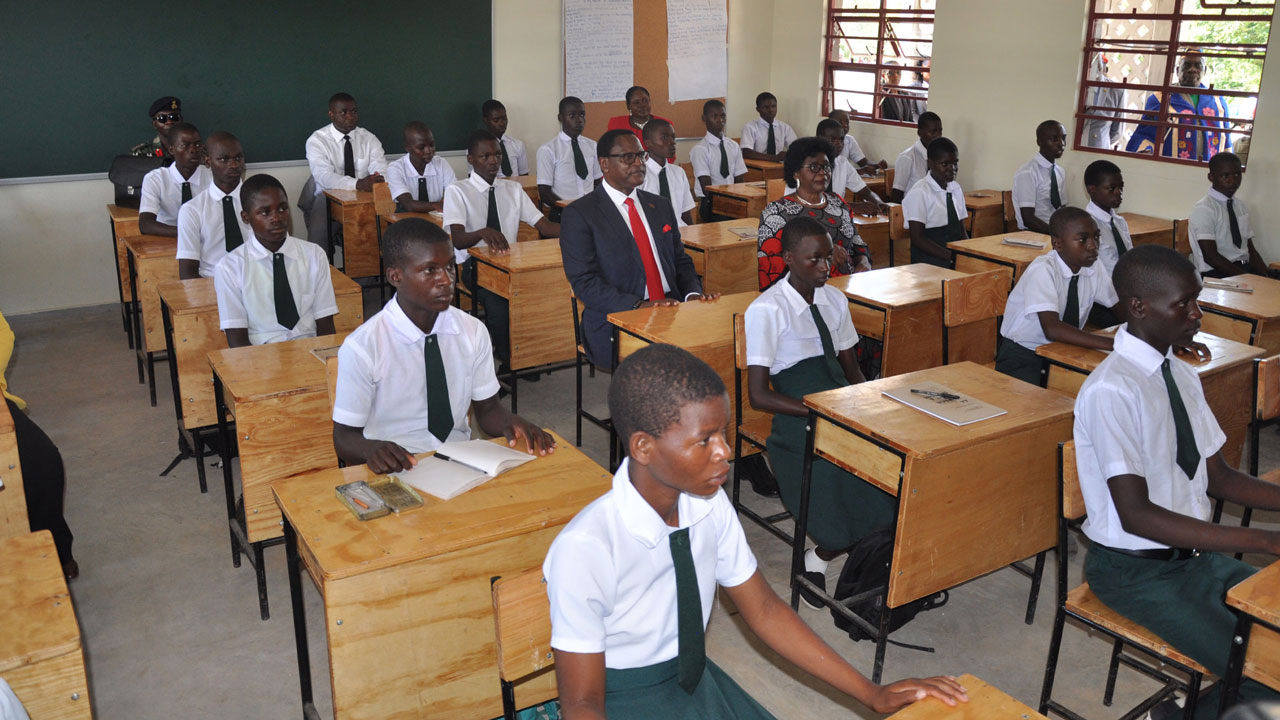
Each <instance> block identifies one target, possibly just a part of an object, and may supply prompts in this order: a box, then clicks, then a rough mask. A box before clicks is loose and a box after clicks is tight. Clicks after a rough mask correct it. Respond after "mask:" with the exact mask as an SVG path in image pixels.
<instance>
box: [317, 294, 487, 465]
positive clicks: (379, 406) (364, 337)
mask: <svg viewBox="0 0 1280 720" xmlns="http://www.w3.org/2000/svg"><path fill="white" fill-rule="evenodd" d="M431 332H432V334H433V335H435V336H436V339H437V341H438V342H439V345H440V359H441V360H442V361H443V362H444V375H445V378H446V380H447V381H448V385H449V408H450V409H451V410H452V411H453V430H452V431H450V433H449V440H450V441H454V440H469V439H470V438H471V423H470V422H469V421H468V420H467V411H468V410H470V409H471V403H472V402H473V401H477V400H487V399H489V398H491V397H493V396H494V395H496V394H497V393H498V377H497V375H495V374H494V369H493V345H492V343H491V342H490V339H489V331H488V330H486V329H485V326H484V323H482V322H480V321H479V320H477V319H475V318H473V317H471V316H470V315H468V314H467V313H464V312H462V311H461V310H459V309H458V308H456V307H452V306H451V307H450V308H449V309H448V310H447V311H445V312H443V313H440V314H439V315H437V316H436V324H435V326H434V327H432V329H431ZM426 338H427V334H426V333H424V332H422V329H421V328H419V327H418V326H417V325H415V324H414V322H413V321H412V320H410V319H409V316H408V315H405V313H404V310H403V309H402V308H401V307H400V303H399V301H398V300H396V298H395V297H392V298H391V302H389V303H387V304H386V305H385V306H383V308H382V309H381V310H379V311H378V312H377V313H375V314H374V316H373V317H371V318H369V319H368V320H366V321H365V323H364V324H363V325H361V326H360V327H358V328H356V329H355V330H354V331H352V333H351V334H350V335H348V336H347V339H346V340H344V341H343V343H342V347H341V348H339V349H338V381H337V385H336V387H335V389H334V402H333V421H334V422H336V423H341V424H343V425H348V426H350V427H362V428H364V437H365V438H367V439H369V440H389V441H391V442H394V443H395V444H397V445H399V446H400V447H402V448H404V449H405V450H408V451H409V452H412V453H420V452H427V451H430V450H435V449H436V448H438V447H440V444H441V443H440V440H439V439H437V438H436V436H435V435H432V434H431V431H430V430H428V429H427V407H428V405H427V369H426V367H427V366H426V358H425V356H424V352H425V351H426Z"/></svg>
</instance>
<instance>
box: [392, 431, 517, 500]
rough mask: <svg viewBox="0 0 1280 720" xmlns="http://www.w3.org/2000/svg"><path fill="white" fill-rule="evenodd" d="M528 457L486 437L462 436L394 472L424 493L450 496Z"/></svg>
mask: <svg viewBox="0 0 1280 720" xmlns="http://www.w3.org/2000/svg"><path fill="white" fill-rule="evenodd" d="M532 459H533V456H532V455H530V454H529V453H524V452H520V451H519V450H513V449H512V448H509V447H506V446H505V445H499V444H498V443H492V442H489V441H488V440H464V441H461V442H447V443H445V444H443V445H441V446H440V447H439V448H438V449H437V450H436V454H435V455H431V456H428V457H425V458H423V459H421V460H419V461H418V464H417V465H415V466H413V468H412V469H410V470H405V471H404V472H399V473H395V475H396V477H398V478H400V479H401V480H402V481H404V482H406V483H408V484H409V485H412V486H413V487H415V488H417V489H419V490H421V491H423V492H425V493H430V494H431V495H434V496H436V497H438V498H440V499H441V500H451V499H453V498H455V497H457V496H458V495H461V494H462V493H464V492H466V491H468V490H470V489H471V488H474V487H477V486H479V485H481V484H483V483H485V482H486V481H488V480H489V479H490V478H495V477H497V476H499V475H501V474H502V473H504V472H506V471H508V470H510V469H512V468H514V467H519V466H521V465H523V464H525V463H527V462H529V461H530V460H532Z"/></svg>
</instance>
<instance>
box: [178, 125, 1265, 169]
mask: <svg viewBox="0 0 1280 720" xmlns="http://www.w3.org/2000/svg"><path fill="white" fill-rule="evenodd" d="M173 127H175V128H176V127H178V126H177V125H174V126H173ZM169 132H173V130H170V131H169ZM1231 162H1234V163H1236V164H1238V165H1240V166H1241V167H1244V163H1242V162H1240V156H1239V155H1236V154H1235V153H1232V152H1220V153H1218V154H1217V155H1214V156H1213V157H1211V158H1209V172H1211V173H1215V174H1216V173H1220V172H1222V171H1223V170H1226V169H1227V168H1226V165H1227V163H1231Z"/></svg>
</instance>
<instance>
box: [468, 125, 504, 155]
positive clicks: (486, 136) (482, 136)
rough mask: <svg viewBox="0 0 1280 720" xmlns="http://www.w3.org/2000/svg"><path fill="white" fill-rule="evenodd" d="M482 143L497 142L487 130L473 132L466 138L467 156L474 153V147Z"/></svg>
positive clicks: (495, 137)
mask: <svg viewBox="0 0 1280 720" xmlns="http://www.w3.org/2000/svg"><path fill="white" fill-rule="evenodd" d="M482 142H498V136H497V135H494V134H493V133H491V132H489V131H488V130H484V129H481V130H473V131H472V132H471V134H470V135H468V136H467V154H468V155H470V154H471V153H474V152H475V151H476V147H478V146H479V145H480V143H482Z"/></svg>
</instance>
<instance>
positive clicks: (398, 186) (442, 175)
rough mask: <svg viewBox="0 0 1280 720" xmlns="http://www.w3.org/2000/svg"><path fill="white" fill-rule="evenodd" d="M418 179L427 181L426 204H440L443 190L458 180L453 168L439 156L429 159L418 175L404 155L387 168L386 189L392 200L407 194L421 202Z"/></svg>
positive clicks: (411, 161)
mask: <svg viewBox="0 0 1280 720" xmlns="http://www.w3.org/2000/svg"><path fill="white" fill-rule="evenodd" d="M418 178H422V179H424V180H426V181H427V200H426V201H427V202H440V201H441V200H442V199H443V198H444V189H445V188H447V187H449V186H450V185H452V184H453V183H454V182H456V181H457V180H458V176H457V175H454V174H453V167H451V166H450V165H449V163H448V162H446V161H445V159H444V158H442V157H440V156H439V155H436V156H435V157H433V158H431V162H429V163H427V164H426V165H425V166H424V167H423V168H422V172H421V173H419V172H418V169H417V168H415V167H414V166H413V160H411V159H410V158H409V153H405V154H404V156H403V157H401V158H400V159H399V160H396V161H395V162H393V163H391V164H390V165H388V166H387V187H388V188H389V189H390V190H391V197H392V199H397V198H399V197H400V196H401V195H403V194H405V193H409V195H410V197H411V198H412V199H414V200H421V199H422V198H419V197H418Z"/></svg>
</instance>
